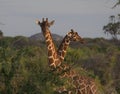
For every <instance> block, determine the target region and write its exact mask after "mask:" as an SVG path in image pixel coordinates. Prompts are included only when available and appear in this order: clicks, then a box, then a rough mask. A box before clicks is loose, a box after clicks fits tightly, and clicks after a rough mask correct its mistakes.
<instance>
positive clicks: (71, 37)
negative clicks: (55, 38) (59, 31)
mask: <svg viewBox="0 0 120 94" xmlns="http://www.w3.org/2000/svg"><path fill="white" fill-rule="evenodd" d="M67 37H68V39H69V40H70V41H79V42H81V43H84V40H83V38H81V37H80V36H79V34H78V33H77V32H75V31H74V30H73V29H71V31H70V32H68V34H67Z"/></svg>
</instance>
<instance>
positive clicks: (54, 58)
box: [36, 18, 61, 70]
mask: <svg viewBox="0 0 120 94" xmlns="http://www.w3.org/2000/svg"><path fill="white" fill-rule="evenodd" d="M36 24H38V25H39V26H40V27H41V31H42V33H43V35H44V37H45V40H46V44H47V50H48V60H49V67H50V68H51V69H52V70H54V69H56V67H58V66H60V65H61V62H60V60H59V57H58V55H57V52H56V48H55V45H54V43H53V39H52V36H51V33H50V30H49V28H50V26H51V25H53V24H54V20H53V21H51V22H48V18H46V20H44V18H43V19H42V22H40V21H39V20H36Z"/></svg>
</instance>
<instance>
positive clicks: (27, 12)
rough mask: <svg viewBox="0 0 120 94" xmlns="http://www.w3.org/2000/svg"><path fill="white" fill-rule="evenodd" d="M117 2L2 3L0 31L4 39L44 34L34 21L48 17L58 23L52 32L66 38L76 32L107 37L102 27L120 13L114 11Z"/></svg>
mask: <svg viewBox="0 0 120 94" xmlns="http://www.w3.org/2000/svg"><path fill="white" fill-rule="evenodd" d="M116 1H117V0H0V30H2V31H3V33H4V35H5V36H19V35H22V36H31V35H33V34H36V33H39V32H41V29H40V27H39V26H37V25H36V24H35V20H36V19H40V20H41V19H42V18H43V17H48V18H49V20H50V21H51V20H55V24H54V26H52V27H51V28H50V30H51V32H52V33H56V34H59V35H62V36H64V35H65V34H66V33H67V32H68V31H70V29H74V30H75V31H77V32H78V33H79V34H80V35H81V36H82V37H107V35H105V34H104V33H103V30H102V28H103V26H104V25H106V24H107V23H108V22H109V16H110V15H117V14H119V13H120V6H119V7H116V8H114V9H112V6H113V5H114V4H115V3H116ZM4 24H5V25H4Z"/></svg>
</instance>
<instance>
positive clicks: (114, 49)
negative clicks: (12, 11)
mask: <svg viewBox="0 0 120 94" xmlns="http://www.w3.org/2000/svg"><path fill="white" fill-rule="evenodd" d="M85 40H86V44H80V43H78V42H77V43H72V44H73V45H71V46H70V47H69V49H68V53H67V55H66V58H65V63H69V64H70V65H71V66H72V68H74V69H75V70H77V71H78V72H79V73H80V75H86V76H89V77H92V78H94V79H96V80H97V81H98V82H100V84H101V87H100V89H102V90H103V91H104V92H105V94H120V71H119V69H120V63H119V62H120V58H119V57H120V44H118V43H117V44H116V43H115V42H114V41H112V40H105V39H103V38H96V39H85ZM57 43H58V42H57ZM63 83H66V82H65V80H64V81H63V80H61V79H59V78H58V76H57V75H54V74H52V73H51V72H50V70H49V67H48V65H47V52H46V45H45V43H44V42H41V41H34V42H33V40H29V38H26V37H22V36H18V37H14V38H11V37H5V38H3V39H2V40H0V94H55V92H54V88H55V87H59V86H61V85H63Z"/></svg>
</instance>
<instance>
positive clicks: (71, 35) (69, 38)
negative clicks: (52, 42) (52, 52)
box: [57, 29, 84, 62]
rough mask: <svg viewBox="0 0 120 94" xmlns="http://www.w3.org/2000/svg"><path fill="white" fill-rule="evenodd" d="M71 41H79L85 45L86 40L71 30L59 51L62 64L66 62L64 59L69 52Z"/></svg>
mask: <svg viewBox="0 0 120 94" xmlns="http://www.w3.org/2000/svg"><path fill="white" fill-rule="evenodd" d="M71 41H79V42H81V43H84V40H83V39H82V38H81V37H80V36H79V35H78V33H77V32H75V31H74V30H73V29H71V31H70V32H68V33H67V35H66V36H65V37H64V39H63V41H62V42H61V44H60V46H59V47H58V50H57V54H58V55H59V56H60V60H61V62H62V61H63V60H64V57H65V55H66V52H67V51H66V50H67V48H68V46H69V44H70V42H71Z"/></svg>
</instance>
